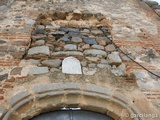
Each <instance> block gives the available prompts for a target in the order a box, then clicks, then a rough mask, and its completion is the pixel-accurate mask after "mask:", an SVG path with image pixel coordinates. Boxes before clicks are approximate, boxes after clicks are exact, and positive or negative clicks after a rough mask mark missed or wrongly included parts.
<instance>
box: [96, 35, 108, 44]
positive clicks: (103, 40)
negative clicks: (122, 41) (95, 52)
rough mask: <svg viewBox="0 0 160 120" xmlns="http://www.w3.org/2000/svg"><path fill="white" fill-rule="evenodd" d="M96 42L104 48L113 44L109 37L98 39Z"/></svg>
mask: <svg viewBox="0 0 160 120" xmlns="http://www.w3.org/2000/svg"><path fill="white" fill-rule="evenodd" d="M96 41H97V42H98V44H99V45H103V46H105V45H107V44H111V41H110V40H109V39H108V38H107V37H98V38H97V39H96Z"/></svg>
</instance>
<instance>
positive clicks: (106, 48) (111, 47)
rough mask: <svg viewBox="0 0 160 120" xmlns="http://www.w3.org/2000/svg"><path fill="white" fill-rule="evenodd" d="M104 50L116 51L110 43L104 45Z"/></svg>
mask: <svg viewBox="0 0 160 120" xmlns="http://www.w3.org/2000/svg"><path fill="white" fill-rule="evenodd" d="M105 51H106V52H113V51H116V48H115V47H114V45H112V44H110V45H107V46H106V47H105Z"/></svg>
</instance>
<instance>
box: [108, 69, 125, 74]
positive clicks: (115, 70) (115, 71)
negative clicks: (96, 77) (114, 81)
mask: <svg viewBox="0 0 160 120" xmlns="http://www.w3.org/2000/svg"><path fill="white" fill-rule="evenodd" d="M111 72H112V74H114V75H115V76H124V73H123V72H122V70H120V69H113V70H111Z"/></svg>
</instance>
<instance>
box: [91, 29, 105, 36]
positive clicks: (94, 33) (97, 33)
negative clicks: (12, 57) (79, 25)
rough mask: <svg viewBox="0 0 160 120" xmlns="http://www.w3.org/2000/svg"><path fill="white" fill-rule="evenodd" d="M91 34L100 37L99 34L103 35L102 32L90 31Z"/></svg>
mask: <svg viewBox="0 0 160 120" xmlns="http://www.w3.org/2000/svg"><path fill="white" fill-rule="evenodd" d="M91 33H92V34H93V35H101V34H103V32H102V31H101V30H91Z"/></svg>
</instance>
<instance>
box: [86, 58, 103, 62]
mask: <svg viewBox="0 0 160 120" xmlns="http://www.w3.org/2000/svg"><path fill="white" fill-rule="evenodd" d="M85 58H86V59H87V60H89V61H92V62H98V61H99V59H100V58H98V57H85Z"/></svg>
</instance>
